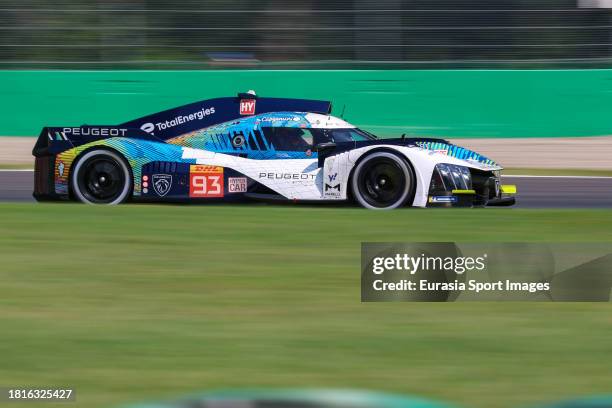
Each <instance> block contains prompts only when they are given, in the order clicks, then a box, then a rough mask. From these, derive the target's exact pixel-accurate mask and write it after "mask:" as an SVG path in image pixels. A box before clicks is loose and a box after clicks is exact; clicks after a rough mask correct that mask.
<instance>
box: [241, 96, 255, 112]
mask: <svg viewBox="0 0 612 408" xmlns="http://www.w3.org/2000/svg"><path fill="white" fill-rule="evenodd" d="M240 114H241V115H254V114H255V99H242V100H241V101H240Z"/></svg>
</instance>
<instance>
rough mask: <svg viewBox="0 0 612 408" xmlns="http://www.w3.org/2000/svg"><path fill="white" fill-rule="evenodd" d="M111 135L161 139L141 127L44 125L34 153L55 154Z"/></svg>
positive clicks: (42, 154) (39, 154) (41, 154)
mask: <svg viewBox="0 0 612 408" xmlns="http://www.w3.org/2000/svg"><path fill="white" fill-rule="evenodd" d="M109 137H128V138H132V139H145V140H156V141H159V139H157V138H156V137H155V136H153V135H150V134H148V133H146V132H144V131H142V130H140V129H130V128H126V127H120V126H88V125H83V126H79V127H44V128H42V130H41V131H40V134H39V135H38V139H37V140H36V144H35V145H34V149H33V150H32V155H34V156H35V157H42V156H53V155H56V154H58V153H61V152H63V151H65V150H68V149H71V148H73V147H77V146H81V145H84V144H86V143H91V142H95V141H96V140H102V139H108V138H109Z"/></svg>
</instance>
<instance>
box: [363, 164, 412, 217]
mask: <svg viewBox="0 0 612 408" xmlns="http://www.w3.org/2000/svg"><path fill="white" fill-rule="evenodd" d="M358 187H359V192H360V193H361V196H362V197H363V199H364V200H365V201H366V202H367V203H368V204H370V205H371V206H374V207H380V208H384V207H390V206H392V205H394V204H396V203H397V202H398V200H400V199H401V198H402V196H403V195H404V193H405V191H406V177H405V174H404V170H403V168H402V167H401V166H400V165H399V163H397V162H396V161H395V160H392V159H390V158H386V157H380V158H375V159H371V160H369V161H368V162H367V163H365V164H364V166H363V168H362V169H361V172H360V173H359V178H358Z"/></svg>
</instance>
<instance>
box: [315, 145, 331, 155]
mask: <svg viewBox="0 0 612 408" xmlns="http://www.w3.org/2000/svg"><path fill="white" fill-rule="evenodd" d="M335 148H336V144H335V143H334V142H326V143H319V144H318V145H316V146H315V148H314V149H315V152H317V153H319V155H321V154H325V153H326V152H328V153H329V152H331V151H332V150H334V149H335Z"/></svg>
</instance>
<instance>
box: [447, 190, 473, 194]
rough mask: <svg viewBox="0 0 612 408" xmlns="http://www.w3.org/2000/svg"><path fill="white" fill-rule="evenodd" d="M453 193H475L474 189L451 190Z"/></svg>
mask: <svg viewBox="0 0 612 408" xmlns="http://www.w3.org/2000/svg"><path fill="white" fill-rule="evenodd" d="M451 193H453V194H476V191H474V190H453V191H451Z"/></svg>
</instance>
